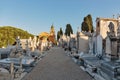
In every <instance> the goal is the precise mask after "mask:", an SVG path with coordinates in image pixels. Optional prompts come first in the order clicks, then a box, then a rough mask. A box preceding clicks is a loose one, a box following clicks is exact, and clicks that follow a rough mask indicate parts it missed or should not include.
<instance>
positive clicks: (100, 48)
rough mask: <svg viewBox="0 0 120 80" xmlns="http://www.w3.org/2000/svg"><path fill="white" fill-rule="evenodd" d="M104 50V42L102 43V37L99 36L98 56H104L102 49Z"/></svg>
mask: <svg viewBox="0 0 120 80" xmlns="http://www.w3.org/2000/svg"><path fill="white" fill-rule="evenodd" d="M102 48H103V42H102V36H101V35H98V36H97V54H96V55H98V56H102V50H103V49H102Z"/></svg>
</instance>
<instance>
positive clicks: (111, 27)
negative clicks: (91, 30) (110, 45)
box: [107, 22, 115, 38]
mask: <svg viewBox="0 0 120 80" xmlns="http://www.w3.org/2000/svg"><path fill="white" fill-rule="evenodd" d="M108 27H109V30H110V32H108V31H107V35H108V36H109V37H110V38H112V37H115V31H114V24H113V23H112V22H110V24H109V25H108Z"/></svg>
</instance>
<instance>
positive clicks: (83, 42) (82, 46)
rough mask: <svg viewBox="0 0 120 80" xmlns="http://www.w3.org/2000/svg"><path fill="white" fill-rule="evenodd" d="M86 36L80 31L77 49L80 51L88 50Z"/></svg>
mask: <svg viewBox="0 0 120 80" xmlns="http://www.w3.org/2000/svg"><path fill="white" fill-rule="evenodd" d="M88 50H89V46H88V36H86V35H84V34H83V33H82V32H81V33H80V37H79V51H81V52H88Z"/></svg>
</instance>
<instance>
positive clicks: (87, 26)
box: [81, 14, 94, 32]
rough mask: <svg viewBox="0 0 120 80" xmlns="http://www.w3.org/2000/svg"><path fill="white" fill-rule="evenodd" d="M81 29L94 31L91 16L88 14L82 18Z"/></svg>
mask: <svg viewBox="0 0 120 80" xmlns="http://www.w3.org/2000/svg"><path fill="white" fill-rule="evenodd" d="M81 30H82V31H86V32H89V31H90V32H94V29H93V22H92V17H91V15H90V14H88V15H87V16H86V17H84V20H83V22H82V24H81Z"/></svg>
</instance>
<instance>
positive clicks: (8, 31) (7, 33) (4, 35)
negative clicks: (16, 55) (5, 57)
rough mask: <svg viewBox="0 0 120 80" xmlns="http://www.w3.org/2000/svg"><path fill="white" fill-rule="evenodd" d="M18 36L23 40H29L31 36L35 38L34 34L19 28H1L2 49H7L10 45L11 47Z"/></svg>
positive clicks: (0, 42)
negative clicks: (3, 47)
mask: <svg viewBox="0 0 120 80" xmlns="http://www.w3.org/2000/svg"><path fill="white" fill-rule="evenodd" d="M17 36H20V38H22V39H26V38H29V37H30V36H31V37H33V35H32V34H30V33H28V32H27V31H24V30H22V29H19V28H15V27H11V26H3V27H0V47H2V46H5V47H6V46H7V45H8V43H9V44H10V45H11V44H13V43H14V42H15V39H16V37H17Z"/></svg>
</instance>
